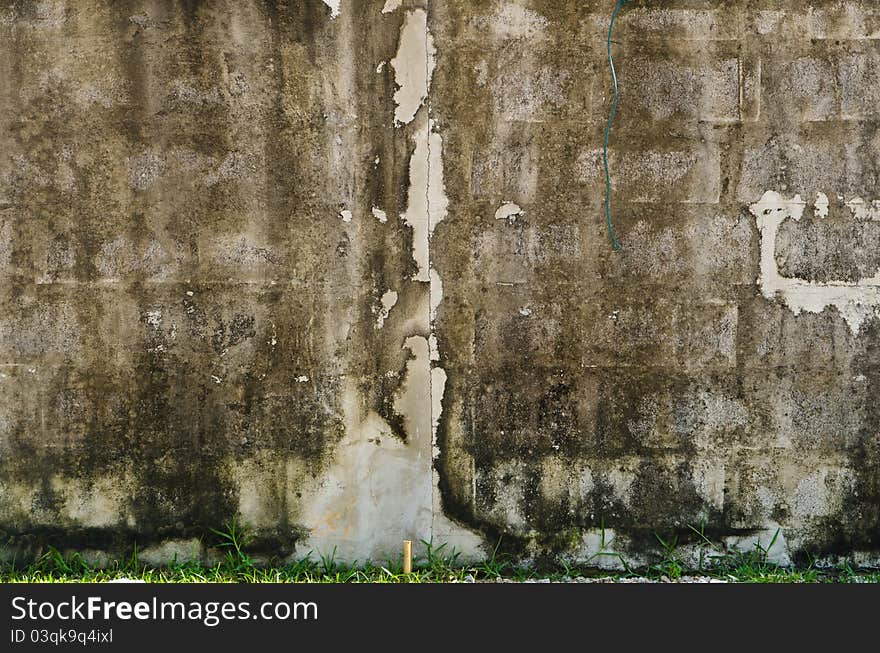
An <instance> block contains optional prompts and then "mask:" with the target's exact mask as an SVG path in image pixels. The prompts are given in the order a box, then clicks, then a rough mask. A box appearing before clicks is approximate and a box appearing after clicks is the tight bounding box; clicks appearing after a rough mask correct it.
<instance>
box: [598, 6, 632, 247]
mask: <svg viewBox="0 0 880 653" xmlns="http://www.w3.org/2000/svg"><path fill="white" fill-rule="evenodd" d="M628 2H630V0H617V5H616V6H615V7H614V12H613V13H612V14H611V24H610V25H609V26H608V65H609V66H610V67H611V79H612V81H613V82H614V99H613V100H612V102H611V114H610V115H609V116H608V124H607V125H606V126H605V144H604V145H603V147H602V161H603V163H604V164H605V222H606V224H607V225H608V238H610V239H611V247H613V248H614V251H615V252H619V251H620V243H619V242H617V237H616V236H615V235H614V225H613V224H611V171H610V170H609V169H608V139H609V137H610V136H611V123H612V122H613V120H614V114H615V113H617V98H618V92H617V73H616V72H615V71H614V58H613V57H612V56H611V33H612V32H613V31H614V21H615V20H616V19H617V14H619V13H620V10H621V8H622V7H623V5H625V4H626V3H628Z"/></svg>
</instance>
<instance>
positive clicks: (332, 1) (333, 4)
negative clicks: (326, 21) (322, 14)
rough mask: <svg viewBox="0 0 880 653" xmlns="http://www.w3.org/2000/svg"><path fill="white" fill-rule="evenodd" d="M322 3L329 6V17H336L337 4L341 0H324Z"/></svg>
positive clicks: (340, 2) (339, 3)
mask: <svg viewBox="0 0 880 653" xmlns="http://www.w3.org/2000/svg"><path fill="white" fill-rule="evenodd" d="M324 4H325V5H327V6H328V7H330V18H331V19H332V18H336V17H337V16H338V15H339V5H341V4H342V0H324Z"/></svg>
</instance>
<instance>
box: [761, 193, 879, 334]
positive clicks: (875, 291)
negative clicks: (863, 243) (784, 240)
mask: <svg viewBox="0 0 880 653" xmlns="http://www.w3.org/2000/svg"><path fill="white" fill-rule="evenodd" d="M805 205H806V204H805V202H804V201H803V200H802V199H801V196H800V195H795V196H794V197H793V198H791V199H785V198H784V197H783V196H782V195H781V194H779V193H777V192H776V191H767V192H766V193H764V196H763V197H762V198H761V199H760V200H759V201H758V202H756V203H755V204H752V205H751V206H750V207H749V211H751V213H752V215H754V216H755V220H756V222H757V225H758V230H759V231H760V232H761V260H760V264H761V272H760V275H759V276H758V285H759V286H760V288H761V293H762V294H763V295H764V297H766V298H767V299H774V298H776V297H779V298H781V299H782V301H784V302H785V304H786V306H788V308H789V309H790V310H791V311H792V312H793V313H794V314H795V315H799V314H800V313H801V311H807V312H808V313H821V312H822V311H824V310H825V309H826V308H827V307H829V306H834V307H836V308H837V310H838V312H839V313H840V315H841V316H842V317H843V319H844V320H846V323H847V324H848V325H849V328H850V331H852V333H853V335H858V333H859V329H860V328H861V326H862V324H863V323H864V322H865V320H867V319H869V318H870V317H872V316H875V315H877V314H878V307H880V270H878V272H877V274H875V275H874V276H873V277H868V278H865V279H860V280H858V281H855V282H848V281H830V282H827V283H817V282H814V281H808V280H805V279H799V278H797V277H783V276H782V275H780V274H779V268H778V265H777V263H776V234H777V232H778V231H779V227H780V225H781V224H782V223H783V222H784V221H785V220H786V219H788V218H791V219H793V220H796V221H797V220H800V219H801V217H802V216H803V213H804V207H805ZM854 214H855V211H854Z"/></svg>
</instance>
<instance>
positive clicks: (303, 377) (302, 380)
mask: <svg viewBox="0 0 880 653" xmlns="http://www.w3.org/2000/svg"><path fill="white" fill-rule="evenodd" d="M308 380H309V377H307V376H306V375H305V374H300V375H299V376H298V377H296V378H295V379H294V381H296V382H297V383H308Z"/></svg>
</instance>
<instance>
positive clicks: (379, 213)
mask: <svg viewBox="0 0 880 653" xmlns="http://www.w3.org/2000/svg"><path fill="white" fill-rule="evenodd" d="M370 213H372V214H373V217H374V218H376V219H377V220H378V221H379V222H381V223H382V224H385V223H386V222H388V215H387V214H386V213H385V211H383V210H382V209H380V208H377V207H375V206H374V207H373V208H372V209H370Z"/></svg>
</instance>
